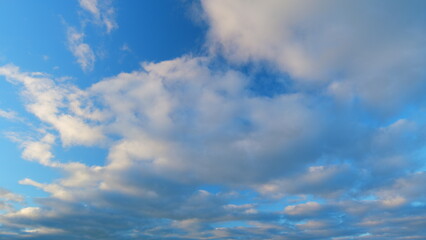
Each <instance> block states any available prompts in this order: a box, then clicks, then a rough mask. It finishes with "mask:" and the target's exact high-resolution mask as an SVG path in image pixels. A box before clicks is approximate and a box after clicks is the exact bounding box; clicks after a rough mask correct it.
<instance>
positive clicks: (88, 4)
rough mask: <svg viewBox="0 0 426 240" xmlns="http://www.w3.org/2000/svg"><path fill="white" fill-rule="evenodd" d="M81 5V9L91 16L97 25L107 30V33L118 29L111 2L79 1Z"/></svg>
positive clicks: (96, 0)
mask: <svg viewBox="0 0 426 240" xmlns="http://www.w3.org/2000/svg"><path fill="white" fill-rule="evenodd" d="M79 3H80V6H81V8H83V9H84V10H86V11H87V12H89V13H90V14H91V16H92V18H93V19H94V22H95V23H96V24H98V25H103V26H104V27H105V28H106V31H107V33H110V32H111V31H112V30H114V29H115V28H118V25H117V23H116V22H115V16H114V15H115V13H114V8H113V7H112V6H111V1H109V0H107V1H98V0H79Z"/></svg>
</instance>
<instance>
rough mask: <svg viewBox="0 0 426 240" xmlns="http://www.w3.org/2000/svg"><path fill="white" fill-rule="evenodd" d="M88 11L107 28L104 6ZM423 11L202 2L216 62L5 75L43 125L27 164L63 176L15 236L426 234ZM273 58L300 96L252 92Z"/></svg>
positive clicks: (4, 220) (12, 220) (6, 217)
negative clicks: (82, 84) (87, 81)
mask: <svg viewBox="0 0 426 240" xmlns="http://www.w3.org/2000/svg"><path fill="white" fill-rule="evenodd" d="M80 4H81V6H82V7H83V8H84V9H86V10H87V11H88V12H90V13H91V14H92V15H93V16H94V17H95V18H97V19H103V18H102V10H101V8H100V7H99V5H98V4H99V3H98V2H97V1H80ZM370 4H371V5H370ZM412 4H413V5H410V6H409V7H401V8H400V5H399V3H392V4H389V5H386V6H384V8H385V9H382V8H379V2H378V1H372V2H370V3H369V4H367V2H364V1H358V2H356V3H346V2H345V3H341V2H338V1H334V0H328V1H324V2H322V3H317V2H315V3H312V4H306V3H300V1H252V2H250V3H249V4H248V3H247V2H242V1H237V0H236V1H220V0H218V1H203V2H202V6H203V7H204V10H205V14H206V17H207V20H206V21H207V23H208V24H209V42H208V44H211V45H209V46H210V47H211V49H212V52H211V54H212V55H210V56H204V57H200V56H182V57H180V58H176V59H172V60H168V61H162V62H157V63H152V62H146V63H142V64H141V68H140V69H135V70H134V71H132V72H122V73H119V74H117V75H115V76H110V77H108V78H105V79H101V80H99V81H98V82H96V83H94V84H93V85H92V86H89V87H87V88H85V89H81V88H79V87H77V86H74V85H72V84H71V83H64V82H57V81H55V80H54V79H55V78H54V77H51V76H49V75H47V74H44V73H28V72H24V71H21V70H20V69H19V68H18V67H16V66H13V65H6V66H2V67H0V75H2V76H5V77H6V79H7V80H8V81H10V82H12V83H16V84H18V86H19V87H20V88H21V95H22V97H23V99H24V105H25V107H26V109H27V110H28V111H29V112H30V113H32V114H33V115H34V116H36V117H37V119H38V120H39V122H38V123H37V124H34V128H35V129H33V131H37V133H38V135H37V136H38V138H34V139H28V140H27V139H25V140H22V141H20V142H19V143H20V144H21V145H22V149H23V152H22V157H23V158H24V159H26V160H30V161H35V162H38V163H40V164H42V165H45V166H47V167H52V168H55V169H56V170H57V171H59V172H60V173H62V175H61V177H59V178H58V179H55V180H53V181H50V182H42V181H38V180H34V179H32V178H31V176H29V177H28V178H25V179H23V180H21V181H20V183H21V184H24V185H29V186H33V187H36V188H38V189H40V190H43V191H45V192H46V193H48V196H47V197H44V198H38V199H34V201H35V204H33V205H28V206H24V207H22V208H20V209H15V208H9V210H8V212H7V213H6V214H2V215H0V223H1V224H2V228H3V229H4V230H2V231H4V232H0V236H2V237H3V236H7V238H12V239H13V238H17V239H19V238H32V239H212V238H213V239H403V238H416V237H417V238H424V237H425V236H426V232H425V230H424V225H425V223H426V218H425V217H424V216H425V210H426V207H425V205H426V196H425V194H424V193H425V191H424V190H425V189H424V186H423V185H424V184H422V183H424V181H425V172H424V170H423V169H424V168H423V167H424V163H423V158H424V147H423V146H424V143H425V133H424V130H423V129H425V121H424V119H425V118H424V113H423V111H421V110H422V108H420V107H419V106H421V105H416V103H415V102H414V99H417V97H419V96H417V95H416V94H414V95H416V96H413V98H411V95H410V94H411V93H415V92H416V90H418V89H420V90H421V89H423V87H422V86H423V85H422V81H421V79H422V76H423V74H424V72H423V70H422V69H421V68H418V67H419V66H422V64H423V63H424V59H423V58H424V55H423V54H424V52H423V50H424V49H423V48H422V46H420V44H419V41H420V42H421V40H420V39H421V38H422V37H421V36H423V30H422V29H419V28H418V25H420V23H423V20H424V19H422V18H421V17H420V16H419V12H417V11H414V12H413V15H410V16H408V15H407V16H406V15H405V14H402V13H401V12H397V11H396V10H395V9H399V10H401V11H402V12H404V11H409V10H410V11H411V10H412V8H417V7H419V5H417V4H421V3H420V2H415V1H414V2H412ZM404 6H405V5H404ZM336 9H340V10H339V11H337V10H336ZM354 9H357V10H358V11H353V10H354ZM380 9H382V10H380ZM349 10H351V11H349ZM367 10H368V11H367ZM352 11H353V12H355V13H356V14H355V13H353V12H352ZM382 11H383V12H382ZM390 14H391V15H392V16H394V18H392V19H390V18H389V15H390ZM386 19H390V21H389V22H387V21H385V20H386ZM338 20H341V21H338ZM367 23H368V24H367ZM388 24H394V25H392V26H394V27H390V25H388ZM70 29H71V30H70V31H71V37H72V38H73V39H75V40H73V41H75V43H74V45H75V46H76V48H77V46H80V45H84V42H83V35H82V34H80V33H78V32H77V31H76V30H74V29H72V28H70ZM375 29H377V30H378V31H379V32H378V33H374V30H375ZM403 29H406V30H407V29H411V30H410V31H408V32H405V33H406V34H405V35H404V34H402V35H401V34H396V33H399V31H402V30H403ZM406 30H404V31H406ZM411 31H414V32H416V34H414V33H413V32H411ZM417 34H419V35H417ZM72 35H73V36H72ZM87 47H88V45H87ZM83 48H84V47H83ZM396 48H398V49H402V50H401V51H394V49H396ZM415 48H418V51H413V49H415ZM89 49H90V48H89ZM83 52H84V51H83ZM215 54H222V55H223V56H225V57H226V60H225V62H224V63H225V64H223V65H221V64H219V65H220V66H219V67H218V64H217V63H218V61H221V60H218V58H217V57H218V56H217V55H215ZM82 55H84V54H82ZM76 56H78V55H76ZM365 59H371V62H368V63H366V62H365V61H364V60H365ZM93 61H94V57H93ZM227 61H230V62H227ZM265 62H266V64H267V65H269V67H270V66H273V67H274V68H275V70H274V71H275V72H274V73H273V74H271V75H268V77H271V78H272V77H277V78H283V77H284V76H286V74H288V75H289V79H288V81H289V82H291V83H292V84H290V85H289V86H288V89H285V91H282V92H278V93H276V94H272V95H267V94H266V95H265V94H258V93H256V89H253V88H252V86H251V85H250V84H251V83H253V81H258V82H259V84H264V83H263V82H262V80H261V79H257V77H258V76H257V75H256V74H254V75H253V74H252V72H250V70H249V71H246V69H245V68H243V70H242V68H241V65H242V66H244V67H248V68H250V64H255V65H256V66H260V65H263V64H265ZM92 64H93V63H92ZM245 64H246V65H245ZM89 65H90V64H89ZM82 66H83V64H82ZM266 69H268V71H269V68H266ZM406 79H409V81H412V82H410V84H406V82H405V81H407V80H406ZM411 83H412V84H411ZM383 86H385V87H383ZM348 99H349V100H348ZM394 103H398V104H400V105H398V104H397V105H393V104H394ZM420 103H421V101H420ZM409 104H410V107H412V108H413V109H414V110H415V111H413V112H415V113H413V112H411V111H408V112H407V111H406V110H407V109H403V107H401V106H405V105H409ZM411 104H414V106H411ZM389 106H395V108H393V109H392V111H393V113H392V114H389V115H385V116H382V115H381V111H383V109H387V107H389ZM398 106H399V107H398ZM417 110H418V111H417ZM56 142H58V144H57V143H56ZM75 146H86V147H91V146H101V147H102V149H103V150H104V151H105V152H106V155H107V157H106V159H103V160H105V163H104V164H99V165H94V164H88V163H87V162H85V161H84V159H85V158H84V157H82V159H76V160H75V161H71V162H63V161H61V159H57V157H56V156H55V155H54V154H53V152H54V150H55V149H61V148H63V147H65V148H67V149H69V150H70V151H72V150H73V147H75ZM8 194H9V193H6V194H3V195H2V192H1V191H0V199H1V196H10V195H8ZM5 198H6V199H7V201H12V199H19V198H15V197H5ZM7 201H3V202H5V203H3V205H1V204H0V206H5V205H7V204H9V205H7V206H12V205H10V203H6V202H7ZM0 203H2V202H1V201H0ZM13 234H15V235H17V236H15V235H13Z"/></svg>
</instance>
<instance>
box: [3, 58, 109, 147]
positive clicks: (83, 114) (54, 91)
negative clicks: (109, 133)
mask: <svg viewBox="0 0 426 240" xmlns="http://www.w3.org/2000/svg"><path fill="white" fill-rule="evenodd" d="M0 75H3V76H5V77H7V78H8V79H9V80H10V81H13V82H18V83H20V84H22V85H23V96H24V97H25V100H26V108H27V109H28V111H29V112H31V113H33V114H34V115H35V116H37V117H38V118H39V119H40V120H41V121H43V122H45V123H48V124H51V125H52V126H53V127H54V128H55V129H56V130H57V131H58V132H59V134H60V138H61V141H62V144H63V145H65V146H69V145H78V144H82V145H94V144H97V143H99V142H100V141H102V139H103V138H104V137H103V135H102V132H101V129H100V127H98V126H93V124H88V122H89V121H90V120H96V118H97V117H100V115H99V113H98V112H97V111H93V112H92V111H91V110H90V109H91V106H90V104H85V106H84V107H83V108H82V106H81V105H82V104H83V102H81V101H80V99H82V98H84V97H83V96H82V95H81V92H79V91H78V90H77V89H76V88H72V87H69V86H67V85H62V86H58V85H56V84H55V82H54V81H53V80H51V79H49V78H47V77H45V76H40V77H34V76H32V75H31V74H28V73H22V72H20V71H19V68H17V67H15V66H12V65H7V66H3V67H0ZM63 107H67V108H68V110H69V112H61V111H60V109H61V108H63Z"/></svg>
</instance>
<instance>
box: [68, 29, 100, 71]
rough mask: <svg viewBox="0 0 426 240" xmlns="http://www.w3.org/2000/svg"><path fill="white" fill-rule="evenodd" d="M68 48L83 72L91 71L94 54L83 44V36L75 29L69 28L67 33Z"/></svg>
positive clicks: (88, 46)
mask: <svg viewBox="0 0 426 240" xmlns="http://www.w3.org/2000/svg"><path fill="white" fill-rule="evenodd" d="M67 44H68V48H69V50H70V51H71V53H72V54H73V55H74V57H75V58H76V59H77V62H78V64H80V67H81V69H83V71H91V70H93V67H94V65H95V60H96V58H95V54H94V52H93V50H92V48H91V47H90V45H89V44H87V43H85V42H84V34H83V33H80V32H78V31H77V30H76V29H75V28H73V27H69V28H68V31H67Z"/></svg>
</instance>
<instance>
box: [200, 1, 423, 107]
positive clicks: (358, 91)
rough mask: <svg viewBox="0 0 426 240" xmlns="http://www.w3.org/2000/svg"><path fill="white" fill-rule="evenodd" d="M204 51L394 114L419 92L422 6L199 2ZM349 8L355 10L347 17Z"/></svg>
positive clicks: (417, 95) (349, 12)
mask: <svg viewBox="0 0 426 240" xmlns="http://www.w3.org/2000/svg"><path fill="white" fill-rule="evenodd" d="M202 6H203V9H204V14H205V18H206V21H207V24H208V26H209V35H208V36H209V38H208V39H209V45H208V46H210V47H211V48H212V49H213V51H216V52H220V53H222V54H223V55H224V56H225V57H226V58H228V59H230V60H231V61H233V62H234V63H237V64H241V63H247V62H254V63H256V64H262V63H263V62H267V63H269V64H270V65H272V66H274V67H275V68H277V69H278V70H279V71H282V72H285V73H287V74H289V75H290V76H291V77H292V78H293V79H294V80H295V81H296V83H298V84H300V85H301V86H303V87H308V88H318V87H320V88H323V89H324V90H323V91H328V92H329V94H330V95H332V96H334V97H336V98H337V99H339V100H340V101H352V100H353V99H358V100H361V102H363V103H365V104H367V105H370V106H373V107H375V108H379V109H382V110H384V111H394V110H395V109H397V108H399V107H402V106H403V104H402V103H404V102H405V101H406V100H411V101H416V100H417V99H418V97H420V96H422V93H421V91H418V90H419V89H421V88H423V87H424V81H422V79H424V77H425V74H426V73H425V71H423V70H422V68H421V66H422V65H424V64H425V58H424V56H425V54H426V49H425V48H424V37H425V36H426V31H425V30H424V28H423V27H422V26H424V24H425V21H426V19H425V17H424V14H423V13H422V12H421V10H420V9H424V7H425V3H424V2H423V1H410V2H409V3H406V2H393V3H391V4H383V3H382V1H356V2H341V1H335V0H327V1H321V2H310V3H309V4H307V3H305V2H303V1H302V2H301V1H275V0H267V1H252V2H250V4H247V3H246V2H245V1H232V2H229V1H202ZM354 9H357V10H356V11H354Z"/></svg>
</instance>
